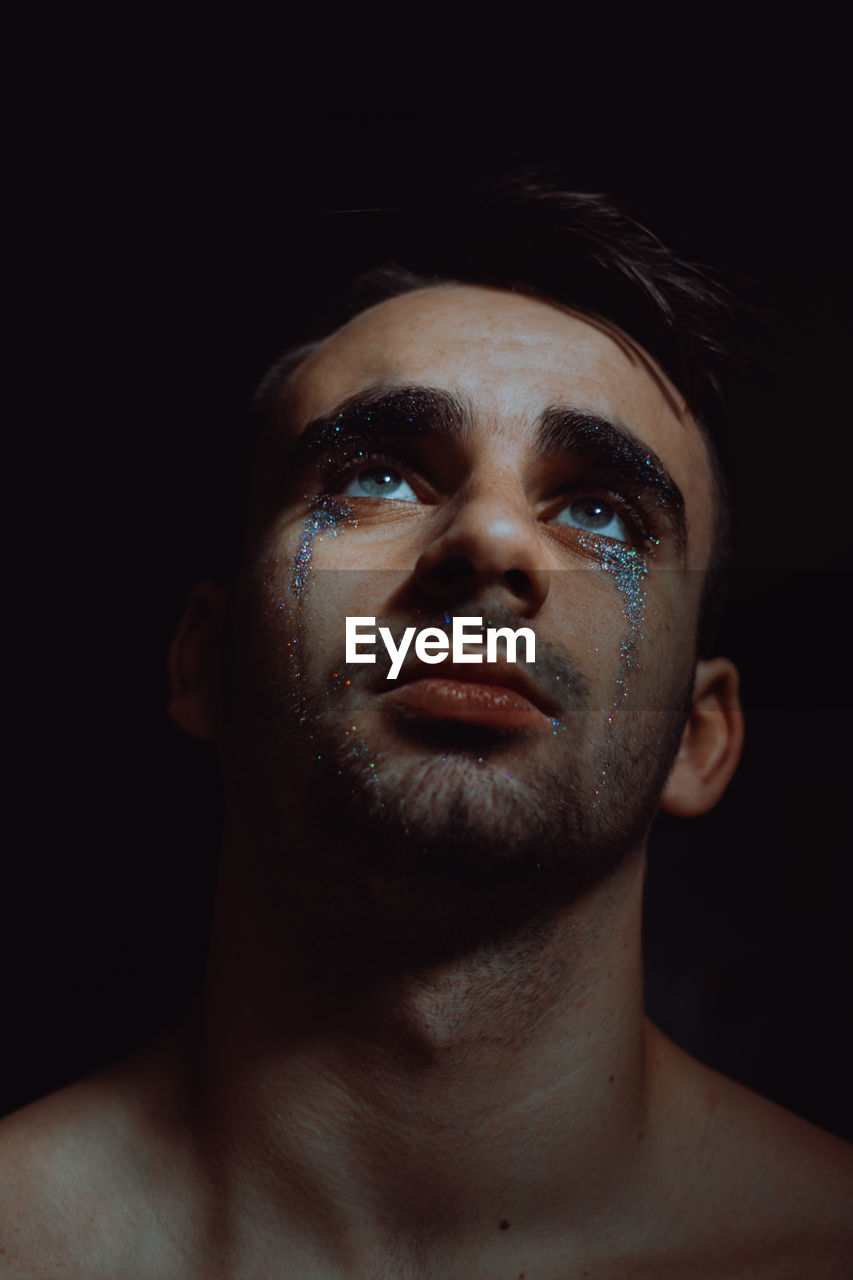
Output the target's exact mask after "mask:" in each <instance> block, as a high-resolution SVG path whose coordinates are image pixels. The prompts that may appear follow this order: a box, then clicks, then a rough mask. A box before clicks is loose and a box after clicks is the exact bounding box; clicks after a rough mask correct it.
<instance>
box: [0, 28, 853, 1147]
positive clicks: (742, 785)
mask: <svg viewBox="0 0 853 1280" xmlns="http://www.w3.org/2000/svg"><path fill="white" fill-rule="evenodd" d="M795 46H796V40H795V39H793V40H792V42H791V48H790V50H789V51H788V56H789V58H790V57H791V56H794V54H795V51H796V50H795ZM81 47H82V46H80V45H79V44H78V46H77V47H75V50H74V54H75V56H74V58H72V59H70V60H69V61H67V62H66V61H64V60H63V59H62V57H61V54H59V53H57V52H56V47H54V53H53V62H52V63H50V64H44V65H42V64H41V63H39V61H38V59H37V58H36V59H35V60H33V61H31V66H32V73H31V74H30V75H28V76H26V77H25V81H26V88H25V89H23V90H22V92H21V96H20V98H19V101H18V106H17V108H16V112H15V115H14V119H13V121H12V135H13V141H12V148H11V154H10V157H9V158H8V164H7V169H8V172H9V174H10V175H11V177H12V182H11V190H12V192H13V196H14V199H13V202H12V203H13V205H14V212H15V215H16V217H15V229H14V231H13V232H12V233H11V234H10V235H9V238H8V240H7V244H6V248H7V266H8V272H7V275H8V277H9V278H10V279H11V281H12V283H13V286H14V288H13V291H12V294H11V297H12V302H11V308H10V309H11V313H12V321H13V324H12V328H13V330H14V341H13V343H12V344H10V346H9V347H8V348H7V350H8V351H9V354H10V363H9V375H8V381H7V393H8V398H7V405H8V413H9V417H8V419H7V426H6V428H5V430H4V452H6V453H7V455H8V463H7V467H6V468H5V476H6V480H5V491H6V503H5V508H6V513H7V515H8V516H9V522H8V531H7V533H6V535H5V548H6V557H5V559H6V574H5V588H6V589H5V593H4V594H5V599H6V607H7V608H6V627H5V638H6V640H7V642H8V644H9V654H8V657H7V659H6V663H5V671H6V675H7V688H6V691H5V692H6V697H5V699H4V703H5V707H4V709H5V713H6V714H5V717H4V720H5V726H6V747H7V751H6V756H5V765H4V779H5V781H6V783H7V792H6V799H5V801H4V807H5V822H4V827H5V830H6V834H7V841H6V854H5V855H4V860H3V865H2V873H0V875H1V876H2V878H1V879H0V902H1V903H2V921H3V927H2V970H1V971H0V972H2V985H3V994H2V999H3V1008H4V1017H3V1025H4V1032H5V1044H4V1048H3V1054H2V1067H1V1068H0V1070H1V1071H2V1075H0V1090H1V1092H0V1105H1V1106H2V1108H3V1109H6V1110H8V1109H11V1108H13V1107H15V1106H18V1105H20V1104H22V1103H24V1102H26V1101H29V1100H30V1099H32V1098H34V1097H37V1096H39V1095H40V1094H42V1093H44V1092H46V1091H47V1090H49V1089H52V1088H55V1087H58V1086H60V1085H61V1084H63V1083H65V1082H67V1081H69V1080H71V1079H73V1078H75V1077H77V1076H79V1075H80V1074H82V1073H84V1072H86V1071H89V1070H90V1069H92V1068H93V1067H95V1066H96V1065H98V1064H99V1063H101V1062H103V1061H105V1060H108V1059H109V1058H110V1057H113V1056H115V1055H116V1054H118V1053H121V1052H123V1051H125V1050H126V1049H128V1048H130V1047H132V1046H133V1045H135V1044H137V1043H139V1042H141V1041H142V1040H143V1039H144V1038H145V1037H147V1036H149V1035H150V1034H152V1033H153V1032H154V1031H155V1030H156V1029H157V1028H158V1027H159V1026H161V1025H162V1024H163V1022H164V1021H165V1020H167V1019H168V1018H169V1017H171V1016H172V1015H173V1014H174V1013H175V1012H176V1011H177V1010H179V1009H180V1007H181V1005H182V1004H183V1003H184V1001H185V1000H186V999H187V998H188V996H189V994H190V993H191V992H192V991H193V989H194V987H195V985H196V984H197V982H198V979H199V975H200V973H201V965H202V956H203V947H204V931H205V921H206V913H207V911H208V909H209V903H210V895H211V886H212V876H213V870H214V866H215V858H216V831H217V820H218V807H219V802H218V799H217V796H216V787H215V761H214V759H213V757H212V755H211V753H210V752H209V751H208V750H207V749H206V748H205V747H204V746H202V745H200V744H196V743H192V742H190V741H188V740H184V739H183V738H182V737H181V735H180V734H179V733H178V732H177V730H175V729H173V728H172V726H171V725H170V723H169V722H168V720H167V718H166V715H165V702H166V680H165V654H166V651H167V648H168V644H169V640H170V636H171V633H172V630H173V628H174V627H175V625H176V622H177V620H178V618H179V616H180V612H181V607H182V603H183V599H184V596H185V592H186V588H187V585H188V582H189V580H190V579H191V577H192V574H193V572H194V571H195V569H196V567H197V563H198V556H199V540H200V538H199V530H200V529H202V528H203V517H204V514H205V510H206V506H207V495H209V493H210V490H211V487H212V485H213V484H214V483H215V481H216V479H217V477H218V475H219V471H220V469H221V468H222V466H223V464H224V460H225V459H226V458H227V456H228V451H229V441H230V439H231V438H232V435H233V430H234V426H235V423H237V422H238V421H239V420H240V417H241V414H242V411H243V407H244V405H245V403H246V399H247V397H248V395H249V393H250V391H251V389H252V387H253V385H254V384H255V382H256V381H257V380H258V378H259V377H260V376H261V375H262V373H263V372H264V370H265V368H266V366H267V365H268V364H269V363H270V361H271V360H272V359H273V358H274V356H275V354H276V353H277V351H278V350H279V349H280V348H281V347H282V346H283V345H284V344H285V343H287V342H288V341H290V340H291V338H292V337H293V336H294V335H296V334H298V316H299V314H300V307H301V306H302V303H303V300H304V299H306V298H308V297H309V296H310V293H311V289H310V281H311V278H312V273H313V272H315V271H316V272H317V273H318V275H319V276H320V278H321V279H323V280H325V279H326V278H327V277H328V278H331V277H333V276H334V275H335V273H336V272H337V271H338V270H340V269H341V267H342V264H346V263H348V262H352V263H353V265H355V266H357V265H359V264H360V262H361V260H362V259H364V260H369V258H370V256H371V253H372V252H373V249H374V247H375V246H376V245H382V244H383V242H384V237H385V236H386V234H387V231H388V228H389V227H391V226H393V222H394V216H395V215H394V214H393V213H390V214H389V213H387V212H386V213H378V214H364V213H344V212H328V211H342V210H354V209H376V208H379V209H382V210H388V209H391V210H394V209H398V208H401V207H410V206H412V205H418V204H419V203H430V202H438V203H439V204H441V202H442V201H449V202H452V201H453V200H454V199H455V198H456V195H457V193H458V191H459V190H460V187H461V186H462V185H463V184H464V183H465V182H467V181H468V180H469V179H471V178H472V177H474V178H476V177H478V176H480V175H485V174H487V173H489V172H493V171H496V170H499V169H501V168H505V167H509V166H512V165H515V164H519V163H529V162H531V161H537V160H557V161H559V163H560V164H561V165H562V167H563V172H564V173H565V176H566V181H567V184H568V185H571V186H573V187H574V188H575V189H577V190H586V191H595V190H603V191H609V192H612V193H614V194H617V195H619V196H620V197H621V198H622V199H624V200H626V201H628V202H629V204H631V205H632V206H633V207H634V208H635V209H636V210H637V211H638V213H639V215H640V216H641V218H642V219H643V220H644V221H646V222H647V223H648V224H649V225H650V226H651V227H652V228H653V229H654V230H655V231H656V232H657V233H658V234H659V235H660V236H661V237H662V238H663V239H664V240H667V241H669V242H672V243H674V244H675V245H676V246H677V247H678V248H680V249H681V250H682V251H684V252H686V253H688V254H690V255H692V256H694V257H695V258H698V259H699V260H702V261H705V262H708V263H711V264H713V265H715V266H719V267H720V268H722V269H724V270H725V271H726V272H727V273H735V274H736V275H738V276H740V277H742V278H743V280H744V283H743V284H742V285H740V286H738V287H739V288H742V290H743V293H744V296H748V297H750V298H751V299H752V300H753V301H755V302H758V303H759V304H761V305H762V306H763V307H764V308H765V310H766V321H765V333H766V335H767V336H768V337H769V339H770V341H771V343H772V345H773V347H774V348H775V351H776V353H777V354H776V358H775V362H774V363H773V364H772V365H771V368H770V370H769V372H756V373H755V374H753V375H751V376H750V377H748V378H746V379H744V380H742V382H741V383H740V384H739V385H738V387H737V388H736V389H735V392H734V395H733V400H732V424H733V430H732V434H733V439H734V451H735V461H736V464H737V484H736V489H737V498H738V502H739V506H740V515H739V535H740V545H739V553H738V561H737V572H736V573H735V575H734V582H733V605H732V610H731V614H730V618H729V622H728V624H727V628H726V633H725V637H724V644H723V648H724V649H725V651H726V652H728V653H730V654H731V655H732V656H733V657H735V658H736V659H737V660H738V662H739V664H740V666H741V668H742V671H743V678H744V698H745V703H746V709H747V724H748V736H747V746H746V752H745V758H744V761H743V765H742V768H741V770H740V772H739V774H738V776H737V778H736V780H735V782H734V783H733V784H732V786H731V788H730V791H729V793H728V794H727V796H726V797H725V798H724V800H723V801H722V802H721V804H720V805H719V806H718V808H717V810H715V811H714V813H712V814H711V815H709V816H708V818H706V819H702V820H700V821H697V822H694V823H679V822H676V821H670V822H662V824H661V827H660V830H659V831H658V833H657V835H656V837H655V840H654V843H653V849H652V854H651V862H650V873H649V894H648V906H647V917H648V920H647V925H648V929H647V937H648V943H647V979H648V994H649V1005H650V1008H651V1011H652V1013H653V1015H654V1016H655V1017H656V1018H657V1019H658V1020H659V1022H660V1023H661V1025H662V1026H663V1027H664V1028H665V1029H666V1030H667V1031H669V1032H670V1034H672V1035H673V1036H674V1037H675V1038H676V1039H677V1040H679V1041H680V1042H681V1043H683V1044H684V1045H685V1047H687V1048H688V1049H690V1050H692V1051H693V1052H695V1053H697V1054H698V1055H699V1056H700V1057H702V1058H703V1059H704V1060H706V1061H708V1062H710V1063H711V1064H712V1065H714V1066H717V1067H718V1068H720V1069H722V1070H724V1071H726V1072H727V1073H729V1074H732V1075H734V1076H736V1077H737V1078H738V1079H740V1080H743V1081H744V1082H745V1083H747V1084H749V1085H751V1086H752V1087H754V1088H756V1089H758V1090H759V1091H760V1092H762V1093H764V1094H766V1095H767V1096H770V1097H772V1098H774V1099H775V1100H777V1101H779V1102H781V1103H782V1104H783V1105H785V1106H788V1107H790V1108H792V1109H793V1110H795V1111H797V1112H799V1113H800V1114H803V1115H805V1116H807V1117H808V1118H810V1119H812V1120H814V1121H815V1122H816V1123H819V1124H821V1125H823V1126H825V1127H827V1128H829V1129H831V1130H833V1131H835V1132H838V1133H841V1134H844V1135H845V1136H847V1137H851V1138H853V1115H851V1107H850V1103H849V1099H848V1090H847V1088H846V1085H847V1082H848V1080H849V1079H850V1078H851V1076H853V1046H851V1032H850V1018H849V992H850V976H851V975H850V954H851V946H850V928H849V915H850V909H851V906H850V904H851V888H853V884H851V872H850V867H849V857H848V846H849V839H848V835H847V803H848V794H849V791H850V783H849V777H848V773H849V753H848V751H847V725H848V717H849V713H850V704H851V697H850V688H849V678H848V671H849V663H848V648H849V634H850V633H849V625H848V601H849V599H850V591H851V575H850V572H849V561H848V554H849V545H850V540H849V522H850V502H849V498H848V489H849V484H850V463H851V446H850V434H851V433H850V424H849V411H848V408H847V402H848V383H849V369H850V358H849V350H850V342H851V320H850V303H849V297H850V286H851V269H850V265H849V258H850V244H849V238H850V230H849V210H848V198H847V183H846V176H845V169H846V167H847V160H846V151H847V150H848V145H847V143H846V139H847V135H848V131H849V130H848V126H849V116H848V114H847V109H846V102H845V100H844V98H843V96H842V94H841V93H840V92H839V91H838V90H837V89H836V87H835V86H836V80H835V77H834V75H833V74H832V72H831V70H829V69H827V68H826V67H825V65H824V64H823V63H822V62H821V61H820V60H815V59H814V58H812V60H811V61H810V62H808V66H807V67H806V68H805V73H804V68H803V65H802V63H801V64H800V65H799V68H798V70H797V73H796V75H794V74H792V73H790V65H789V62H786V61H785V58H784V57H782V58H781V59H780V55H779V51H778V50H777V51H776V55H775V57H769V61H768V57H764V59H763V60H761V61H760V66H759V67H758V68H757V64H756V63H755V62H751V61H750V60H749V59H747V58H744V59H743V60H742V61H738V60H737V59H734V58H732V59H730V60H729V61H724V62H722V63H720V64H716V63H715V65H714V66H713V68H712V71H713V74H711V73H710V71H711V69H710V67H709V65H702V66H700V65H698V64H696V63H695V62H693V61H691V60H689V59H688V60H687V64H686V65H685V64H684V60H683V59H682V60H681V63H680V64H679V66H680V70H679V74H678V76H677V78H673V75H674V73H673V67H672V64H671V63H670V64H669V65H668V66H667V68H666V74H665V75H663V76H661V75H660V74H658V75H656V76H655V77H654V78H653V83H654V85H655V90H654V92H652V91H651V90H650V87H649V86H650V84H651V83H652V81H650V80H645V79H644V78H643V76H642V75H638V76H637V78H636V81H635V82H634V83H633V85H632V86H631V88H630V89H629V88H627V87H626V86H625V84H624V82H623V81H622V80H621V78H620V77H619V76H618V75H616V74H614V73H613V72H612V70H611V72H610V73H609V74H608V75H604V74H603V73H602V75H600V76H599V78H598V79H597V80H596V78H595V77H591V78H590V79H589V80H588V81H587V82H586V84H585V87H584V88H583V90H581V89H580V88H579V86H578V82H577V80H576V79H572V81H571V84H569V83H568V81H567V82H566V84H565V85H564V86H563V87H562V88H561V89H560V91H556V90H553V91H549V92H547V93H545V92H543V91H541V90H540V91H539V92H538V93H531V92H530V91H529V90H527V89H522V88H521V87H520V86H519V85H518V84H517V83H516V82H515V81H514V79H513V78H512V77H503V78H502V77H500V76H498V75H496V76H495V77H494V80H493V82H492V83H491V84H490V85H489V86H488V87H478V88H477V91H474V90H473V89H472V88H471V86H470V85H469V84H466V80H465V77H464V76H460V75H458V74H451V73H450V72H449V71H447V70H446V69H445V68H443V67H441V66H437V67H434V68H433V70H432V73H431V74H427V73H422V74H421V75H415V74H412V75H411V76H407V75H398V76H397V84H396V85H394V86H391V85H389V84H388V83H386V81H385V79H384V78H382V77H378V76H376V75H372V76H365V75H362V74H357V73H356V71H357V69H354V68H352V67H351V68H350V69H349V73H347V72H346V69H344V70H343V71H342V70H341V66H342V65H343V66H344V68H345V63H344V64H342V63H341V62H340V60H339V63H338V65H337V67H336V69H335V70H334V71H333V70H330V69H329V68H328V67H327V66H326V65H325V64H324V65H322V66H318V67H317V68H316V74H315V75H314V76H313V77H312V76H307V75H306V76H304V77H303V79H302V81H300V82H299V83H297V82H296V81H295V80H294V71H293V67H294V64H295V63H297V62H298V61H299V58H300V56H301V55H300V51H299V50H296V51H294V50H293V49H292V48H291V49H290V50H289V53H288V56H287V58H283V62H282V66H281V67H280V68H279V74H278V75H277V76H276V75H275V74H272V75H271V74H270V72H269V70H268V69H267V70H266V71H265V72H264V73H261V71H260V70H258V71H257V74H253V70H254V69H253V67H252V65H251V62H250V63H249V64H248V65H247V64H246V63H245V62H243V63H241V64H240V66H239V68H238V67H237V64H236V62H235V61H233V60H232V61H229V60H228V58H227V56H226V57H225V58H224V59H220V61H218V62H217V63H216V65H215V66H211V65H210V63H209V60H208V61H205V59H204V58H203V57H200V56H199V57H193V56H191V50H190V52H187V51H186V50H185V53H184V56H183V57H181V58H175V59H173V60H170V59H169V58H168V57H166V56H164V55H163V53H162V47H164V46H160V45H157V46H156V48H157V50H158V52H157V54H156V55H152V57H151V58H150V59H148V58H146V57H144V56H143V55H142V53H140V51H139V49H138V48H137V49H136V50H135V56H134V57H130V56H129V55H128V52H127V48H126V47H124V51H123V52H122V50H119V51H118V52H117V51H116V47H115V45H113V46H112V47H111V51H110V54H109V56H108V57H105V58H103V59H102V58H100V57H99V56H98V52H97V50H94V51H93V50H92V49H91V48H89V49H88V51H87V53H86V56H85V57H83V58H82V60H81V57H80V49H81ZM796 53H797V56H800V57H801V58H802V56H803V55H802V51H796ZM305 56H306V57H307V56H308V55H307V53H306V54H305ZM809 56H811V52H810V53H809ZM709 63H710V59H709ZM770 64H772V66H771V70H768V65H770ZM773 68H775V70H773ZM238 72H239V74H238ZM759 72H760V74H759ZM437 85H452V86H457V85H458V86H459V87H458V90H457V89H453V90H447V91H444V90H442V89H441V88H438V87H436V86H437Z"/></svg>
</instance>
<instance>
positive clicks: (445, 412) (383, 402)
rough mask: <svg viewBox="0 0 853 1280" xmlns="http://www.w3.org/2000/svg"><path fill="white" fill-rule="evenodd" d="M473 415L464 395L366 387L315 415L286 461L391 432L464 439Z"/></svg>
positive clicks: (401, 435)
mask: <svg viewBox="0 0 853 1280" xmlns="http://www.w3.org/2000/svg"><path fill="white" fill-rule="evenodd" d="M472 420H473V414H472V411H471V406H470V404H469V403H468V401H467V400H464V399H463V398H462V397H460V396H456V395H453V394H452V393H451V392H449V391H438V390H435V389H433V388H432V387H394V388H391V389H389V388H388V385H387V383H386V384H378V385H376V386H372V387H367V388H365V389H364V390H363V391H359V392H358V393H357V394H356V395H353V396H350V397H349V398H348V399H346V400H343V401H341V403H340V404H338V405H336V406H335V407H334V409H332V410H331V411H330V412H329V413H326V414H323V415H322V416H321V417H319V418H314V419H313V420H312V421H311V422H309V423H308V425H307V426H306V427H305V430H304V431H303V432H302V434H301V435H300V436H299V437H298V439H297V440H295V441H294V442H293V445H292V447H291V448H290V450H289V451H288V454H287V457H286V459H285V463H284V465H285V467H286V468H288V469H289V468H291V467H297V468H298V467H300V466H302V465H304V464H306V463H308V462H309V461H311V460H313V459H315V458H316V457H317V455H318V454H322V453H330V452H332V451H336V450H347V449H352V448H357V447H360V446H364V445H367V446H370V445H371V444H372V443H374V442H376V441H379V440H387V439H388V438H389V437H391V436H393V437H394V438H395V439H401V438H406V437H412V436H433V437H436V436H438V437H443V438H444V439H446V440H451V441H453V442H454V443H455V444H459V445H461V444H464V443H465V440H466V439H467V437H468V435H469V433H470V431H471V424H472Z"/></svg>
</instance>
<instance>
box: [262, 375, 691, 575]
mask: <svg viewBox="0 0 853 1280" xmlns="http://www.w3.org/2000/svg"><path fill="white" fill-rule="evenodd" d="M473 424H474V411H473V408H472V406H471V404H470V402H469V401H468V400H467V399H466V398H465V397H463V396H459V395H456V394H454V393H452V392H450V391H444V390H439V389H437V388H433V387H419V386H412V387H391V388H389V386H388V384H387V383H378V384H375V385H374V386H370V387H366V388H365V389H363V390H362V391H359V392H357V393H356V394H355V395H352V396H349V397H348V398H347V399H345V400H342V401H341V402H340V403H339V404H337V405H336V406H335V407H334V408H333V409H332V410H330V412H329V413H326V414H322V415H321V416H320V417H317V418H314V419H312V421H310V422H309V423H308V424H307V426H306V427H305V429H304V430H303V431H302V433H301V434H300V435H299V436H298V438H297V439H296V440H295V441H294V442H293V444H292V446H291V448H290V449H289V450H288V452H287V456H286V459H285V462H284V466H285V467H286V469H288V470H290V469H291V468H298V467H300V466H304V465H307V464H309V463H310V462H311V461H313V460H314V459H316V457H317V456H318V455H319V454H323V453H329V452H331V451H333V450H340V449H343V450H347V449H358V448H363V447H370V445H371V444H373V443H375V442H377V443H378V442H380V441H387V440H388V439H389V438H394V439H405V438H413V437H429V438H441V439H445V440H448V441H451V442H453V443H454V444H457V445H464V444H465V443H466V441H467V440H468V439H469V437H470V435H471V432H472V429H473ZM535 445H536V450H537V452H538V453H539V455H540V456H541V457H543V458H557V457H565V458H578V459H580V460H581V461H586V462H589V463H590V464H592V465H594V466H596V467H598V468H599V469H600V470H601V472H602V473H606V478H607V479H608V480H615V481H617V482H619V483H621V484H624V485H628V486H630V487H631V488H632V489H634V490H635V492H639V493H642V494H643V495H644V496H646V497H647V498H650V499H651V500H652V501H653V502H654V504H655V506H656V507H657V508H658V509H659V510H661V511H662V513H663V515H664V517H665V518H666V520H667V523H668V524H669V525H670V527H671V528H672V530H673V532H674V534H675V537H676V540H677V542H678V545H679V547H680V549H681V550H682V551H683V550H684V548H685V546H686V543H687V520H686V515H685V506H684V497H683V495H682V493H681V490H680V489H679V487H678V485H677V484H676V483H675V481H674V480H673V478H672V476H671V475H670V473H669V471H668V470H667V468H666V467H665V466H664V464H663V463H662V462H661V460H660V458H659V457H658V455H657V454H656V453H655V452H654V450H653V449H650V448H649V446H648V445H647V444H645V443H644V442H643V441H642V440H640V439H639V438H638V437H637V436H636V435H635V434H634V432H633V431H632V430H631V429H630V427H627V426H626V425H625V424H624V423H622V422H619V421H617V420H616V419H611V418H606V417H603V416H602V415H600V414H597V413H592V412H591V411H589V410H585V409H578V408H573V407H571V406H566V405H551V406H550V407H549V408H547V409H546V410H545V411H544V413H543V414H542V415H541V417H540V419H539V422H538V424H537V428H536V435H535Z"/></svg>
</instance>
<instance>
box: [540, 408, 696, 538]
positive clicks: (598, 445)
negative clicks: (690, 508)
mask: <svg viewBox="0 0 853 1280" xmlns="http://www.w3.org/2000/svg"><path fill="white" fill-rule="evenodd" d="M536 444H537V448H538V450H539V453H540V454H541V455H542V456H543V457H545V458H549V457H566V456H571V457H574V458H579V459H581V461H587V462H590V463H593V464H595V465H597V466H600V467H602V468H603V469H604V470H606V472H607V476H608V478H612V479H614V480H616V481H618V482H619V483H621V484H623V485H629V486H631V487H632V488H633V489H635V490H639V491H640V492H641V493H643V494H644V495H647V496H648V497H650V498H652V499H653V501H654V503H655V506H656V507H658V508H659V509H660V510H661V511H662V512H663V514H664V515H665V517H666V518H667V522H668V523H669V525H670V526H671V528H672V530H673V532H674V534H675V536H676V540H677V542H678V545H679V547H680V549H681V550H682V551H683V550H684V548H685V547H686V545H687V516H686V512H685V506H684V495H683V494H682V492H681V490H680V489H679V487H678V485H677V484H676V483H675V481H674V480H673V478H672V476H671V475H670V473H669V471H668V470H667V468H666V467H665V466H664V464H663V463H662V462H661V460H660V458H659V457H658V455H657V454H656V453H655V451H654V450H653V449H650V448H649V446H648V445H647V444H645V443H644V442H643V441H642V440H640V439H639V438H638V437H637V436H636V435H635V434H634V432H633V431H632V430H631V429H630V427H627V426H626V425H625V424H624V423H623V422H619V421H617V420H616V419H613V418H605V417H602V416H601V415H600V414H597V413H590V412H588V411H587V410H585V409H574V408H570V407H567V406H564V405H552V406H551V407H550V408H548V409H546V410H545V412H544V413H543V415H542V417H541V419H540V422H539V427H538V430H537V437H536Z"/></svg>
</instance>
